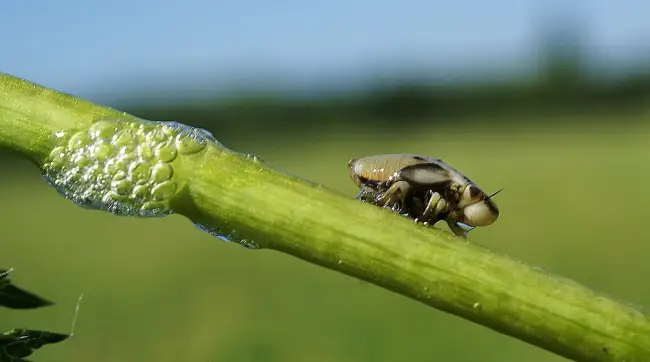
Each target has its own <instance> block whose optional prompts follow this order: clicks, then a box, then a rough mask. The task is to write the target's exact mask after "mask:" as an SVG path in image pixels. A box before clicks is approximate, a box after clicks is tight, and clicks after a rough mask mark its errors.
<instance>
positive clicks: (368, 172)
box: [352, 153, 431, 182]
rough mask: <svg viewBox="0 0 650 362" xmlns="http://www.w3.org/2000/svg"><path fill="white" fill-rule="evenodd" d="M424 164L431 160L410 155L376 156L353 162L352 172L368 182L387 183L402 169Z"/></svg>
mask: <svg viewBox="0 0 650 362" xmlns="http://www.w3.org/2000/svg"><path fill="white" fill-rule="evenodd" d="M426 162H431V160H430V159H427V158H425V157H422V156H417V155H410V154H399V153H396V154H385V155H376V156H368V157H363V158H359V159H357V160H355V161H354V165H353V169H352V171H353V172H354V173H356V174H357V175H359V176H360V177H362V178H364V179H367V180H369V181H375V182H387V181H390V180H391V178H392V177H393V176H394V175H395V174H396V173H397V172H398V171H399V170H401V169H402V168H404V167H406V166H410V165H416V164H420V163H426Z"/></svg>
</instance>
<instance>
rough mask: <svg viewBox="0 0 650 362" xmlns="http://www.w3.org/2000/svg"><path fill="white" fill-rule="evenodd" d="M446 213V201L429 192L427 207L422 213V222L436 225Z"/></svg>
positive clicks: (436, 193)
mask: <svg viewBox="0 0 650 362" xmlns="http://www.w3.org/2000/svg"><path fill="white" fill-rule="evenodd" d="M446 211H447V201H446V200H445V199H444V198H443V197H442V195H440V193H438V192H431V196H430V197H429V202H428V203H427V207H426V208H425V209H424V212H423V213H422V220H423V221H424V222H432V223H436V222H437V221H439V220H440V219H441V216H442V214H443V213H445V212H446Z"/></svg>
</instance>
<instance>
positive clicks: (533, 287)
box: [0, 75, 650, 361]
mask: <svg viewBox="0 0 650 362" xmlns="http://www.w3.org/2000/svg"><path fill="white" fill-rule="evenodd" d="M0 96H1V97H0V147H1V148H7V149H13V150H17V151H19V152H20V153H21V154H23V155H25V156H26V157H27V158H29V159H31V160H33V161H34V162H36V163H37V164H38V163H39V162H41V161H42V160H43V159H44V157H45V155H47V153H48V152H49V151H50V150H51V149H52V147H53V146H52V141H50V139H51V137H50V135H51V134H52V132H56V131H57V130H60V129H76V128H83V127H87V126H88V124H89V123H90V122H91V121H93V120H95V119H97V118H99V117H101V116H106V115H111V116H120V117H123V118H129V117H130V118H132V116H130V115H127V114H124V113H122V112H117V111H115V110H112V109H109V108H105V107H102V106H99V105H95V104H92V103H89V102H85V101H82V100H79V99H76V98H74V97H72V96H69V95H64V94H61V93H58V92H55V91H51V90H46V89H44V88H41V87H39V86H36V85H34V84H31V83H28V82H26V81H23V80H19V79H16V78H14V77H11V76H8V75H0ZM134 119H135V118H134ZM9 127H15V129H14V130H12V129H8V128H9ZM217 138H218V135H217ZM191 162H195V164H191V165H190V167H183V169H182V170H181V172H183V173H184V175H182V177H183V178H184V179H185V180H186V182H187V185H188V187H187V188H186V192H185V193H184V194H183V196H182V197H180V198H178V199H177V200H176V201H175V203H174V210H175V212H176V213H178V214H182V215H184V216H186V217H188V218H189V219H191V220H192V221H194V222H200V223H204V224H211V225H220V226H221V227H223V228H224V231H225V232H227V233H229V232H231V231H232V232H233V234H235V235H237V236H238V237H240V238H244V239H246V240H252V241H254V242H256V243H258V244H259V245H261V246H262V247H264V248H268V249H274V250H278V251H281V252H284V253H287V254H290V255H293V256H295V257H298V258H301V259H303V260H307V261H310V262H312V263H314V264H317V265H320V266H323V267H326V268H329V269H333V270H336V271H339V272H342V273H345V274H348V275H350V276H354V277H356V278H359V279H362V280H365V281H368V282H371V283H374V284H376V285H379V286H381V287H384V288H386V289H388V290H390V291H393V292H396V293H399V294H402V295H404V296H407V297H409V298H412V299H415V300H418V301H420V302H422V303H425V304H427V305H430V306H432V307H434V308H437V309H439V310H442V311H445V312H448V313H451V314H454V315H457V316H460V317H463V318H465V319H467V320H470V321H474V322H476V323H479V324H481V325H483V326H486V327H488V328H491V329H493V330H495V331H498V332H501V333H503V334H506V335H509V336H512V337H515V338H518V339H520V340H523V341H526V342H528V343H530V344H533V345H535V346H538V347H540V348H544V349H546V350H548V351H551V352H554V353H556V354H559V355H562V356H565V357H567V358H570V359H574V360H578V361H650V320H649V318H648V317H647V316H646V315H645V314H644V313H642V312H641V311H639V310H637V309H635V308H633V307H631V306H629V305H626V304H624V303H619V302H617V301H614V300H611V299H609V298H607V297H605V296H603V295H600V294H597V293H596V292H594V291H591V290H589V289H587V288H585V287H583V286H581V285H579V284H577V283H575V282H572V281H570V280H567V279H565V278H561V277H558V276H553V275H550V274H548V273H546V272H544V271H542V270H539V269H536V268H533V267H531V266H528V265H526V264H523V263H521V262H518V261H516V260H513V259H511V258H508V257H506V256H502V255H499V254H497V253H494V252H491V251H489V250H486V249H484V248H482V247H479V246H476V245H473V244H471V243H467V242H465V241H463V240H461V239H458V238H456V237H453V236H451V235H450V234H448V233H446V232H443V231H440V230H437V229H433V228H427V227H424V226H420V225H416V224H414V223H413V222H412V221H409V220H408V219H407V218H405V217H401V216H398V215H396V214H394V213H393V212H390V211H387V210H383V209H380V208H377V207H374V206H371V205H368V204H363V203H361V202H359V201H357V200H354V199H353V198H352V197H346V196H343V195H340V194H338V193H335V192H332V191H331V190H328V189H326V188H323V187H320V186H319V185H316V184H313V183H310V182H308V181H304V180H301V179H299V178H297V177H294V176H291V175H288V174H285V173H282V172H279V171H277V170H274V169H273V168H272V167H270V166H269V165H267V164H265V163H264V162H260V161H256V160H254V159H252V158H247V157H244V156H243V155H241V154H238V153H236V152H233V151H230V150H226V149H221V148H216V147H211V148H208V149H207V151H206V153H205V154H204V155H203V156H202V157H199V158H196V159H194V160H193V161H191ZM344 172H345V170H344V167H342V174H343V175H345V174H344Z"/></svg>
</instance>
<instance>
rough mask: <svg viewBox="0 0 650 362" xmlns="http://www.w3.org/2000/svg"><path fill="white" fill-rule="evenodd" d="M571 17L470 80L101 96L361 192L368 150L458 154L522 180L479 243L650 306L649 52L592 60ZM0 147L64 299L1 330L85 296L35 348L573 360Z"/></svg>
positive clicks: (135, 357)
mask: <svg viewBox="0 0 650 362" xmlns="http://www.w3.org/2000/svg"><path fill="white" fill-rule="evenodd" d="M185 20H186V21H187V22H189V21H190V20H189V19H185ZM402 20H404V19H402ZM553 24H555V23H551V26H548V27H547V29H548V32H547V33H544V34H545V36H544V37H542V38H543V39H546V40H545V41H544V42H541V43H539V44H538V43H535V44H537V45H536V48H535V52H534V53H535V54H536V55H535V56H534V57H533V60H530V59H528V60H526V61H519V63H517V64H519V65H521V66H526V65H530V66H531V67H532V68H533V69H534V72H529V73H525V74H523V75H522V74H520V73H516V72H513V73H512V74H511V73H508V72H506V73H503V74H496V75H495V74H493V73H491V72H489V71H480V70H481V69H483V68H482V65H484V63H481V60H480V59H479V60H477V63H476V64H475V65H474V67H475V69H474V70H475V72H474V73H472V74H473V75H471V76H468V77H466V78H467V79H465V80H464V81H462V82H447V81H440V80H436V79H432V77H431V74H430V73H428V72H426V71H423V70H421V69H418V70H414V71H411V70H409V71H396V70H395V71H391V72H389V73H383V72H378V73H373V74H370V75H364V76H363V77H362V79H363V82H362V83H363V84H364V86H363V87H358V86H357V87H345V86H343V85H341V86H336V87H325V86H323V87H322V89H319V88H318V87H319V86H318V83H315V84H316V85H315V86H314V88H315V89H316V90H317V91H315V92H311V93H309V94H305V93H304V92H302V91H300V90H297V91H294V92H286V90H285V89H282V90H277V91H274V89H275V88H274V87H273V85H274V84H273V81H268V82H267V83H265V86H264V87H262V88H260V89H263V91H257V90H256V88H255V87H252V90H250V89H249V90H247V91H241V90H236V91H232V92H230V93H229V92H225V93H223V94H221V93H220V94H219V95H218V96H217V95H216V94H213V93H211V92H210V91H206V90H205V89H204V86H203V85H197V86H196V90H197V92H196V93H192V92H189V91H188V89H191V88H192V87H191V84H190V85H187V84H185V85H184V87H183V88H182V89H181V88H179V89H178V90H177V91H176V92H170V91H169V90H159V91H152V92H150V93H147V94H146V95H143V93H144V92H140V91H139V90H138V89H137V87H136V88H135V89H130V90H128V91H125V90H124V89H122V88H120V87H115V88H112V89H113V91H112V92H113V93H110V92H109V93H110V94H109V93H105V94H104V95H103V96H102V97H100V96H94V97H89V98H93V99H95V100H97V101H99V102H102V103H105V104H109V105H111V106H114V107H117V108H120V109H122V110H125V111H128V112H131V113H134V114H136V115H138V116H141V117H143V118H148V119H155V120H176V121H180V122H183V123H187V124H190V125H193V126H197V127H203V128H206V129H208V130H210V131H211V132H212V133H213V134H214V135H215V136H216V137H217V139H219V140H220V141H221V142H222V143H224V144H225V145H226V146H228V147H230V148H232V149H234V150H236V151H240V152H247V153H253V154H258V155H261V156H262V157H263V158H264V159H265V160H266V161H268V162H269V163H270V164H272V165H273V166H276V167H277V168H279V169H282V170H285V171H288V172H290V173H293V174H295V175H298V176H301V177H304V178H307V179H310V180H312V181H316V182H319V183H322V184H323V185H325V186H327V187H329V188H331V189H333V190H336V191H337V192H342V193H344V194H347V195H349V196H350V197H354V196H355V195H356V192H357V190H356V188H355V186H354V184H353V183H352V182H351V181H350V180H349V178H348V174H347V170H346V163H347V161H348V160H349V159H351V158H355V157H360V156H367V155H372V154H380V153H399V152H406V153H416V154H422V155H427V156H432V157H439V158H442V159H443V160H445V161H447V162H448V163H450V164H451V165H452V166H454V167H456V168H457V169H459V170H461V171H462V172H464V173H465V174H467V175H468V176H469V177H470V178H472V179H473V180H474V181H475V182H477V183H478V184H479V185H480V186H481V187H482V188H483V189H484V190H486V191H488V192H490V191H496V190H497V189H500V188H503V189H504V191H503V192H502V193H500V194H499V196H498V197H497V203H498V205H499V207H500V209H501V216H500V219H499V220H498V221H497V222H496V223H495V224H494V225H492V226H490V227H486V228H481V229H477V230H475V231H473V232H472V233H470V236H469V239H470V240H471V241H472V242H474V243H478V244H481V245H484V246H487V247H489V248H491V249H494V250H497V251H499V252H502V253H505V254H508V255H510V256H512V257H514V258H517V259H521V260H524V261H526V262H528V263H530V264H533V265H537V266H540V267H542V268H544V269H547V270H549V271H551V272H553V273H558V274H561V275H564V276H566V277H569V278H572V279H575V280H577V281H579V282H581V283H583V284H585V285H587V286H589V287H591V288H594V289H596V290H599V291H602V292H605V293H607V294H609V295H611V296H613V297H614V298H616V299H620V300H625V301H627V302H630V303H633V304H635V305H647V304H649V303H650V285H649V284H648V283H647V275H648V273H649V272H650V264H649V263H648V262H647V255H648V254H649V253H650V246H649V245H650V244H649V243H648V242H647V237H646V236H645V235H646V234H647V233H646V231H645V228H646V225H647V218H648V205H650V191H648V187H647V185H648V184H650V167H649V165H650V141H649V140H648V135H649V134H650V108H649V107H648V105H649V104H648V101H649V100H650V72H649V70H650V68H649V67H648V66H647V62H645V61H643V59H646V58H644V57H640V56H639V54H642V55H645V54H646V53H644V52H642V51H637V52H636V53H635V52H631V53H634V54H636V55H637V56H636V57H632V58H633V59H637V60H638V59H641V60H638V61H636V62H628V63H626V65H625V66H622V65H618V66H616V67H613V69H614V70H615V71H608V72H602V71H599V70H598V69H596V70H594V69H593V67H590V64H591V63H590V61H591V60H593V59H592V58H590V57H588V56H585V55H584V54H583V53H581V51H580V45H581V44H582V43H581V42H582V41H583V38H580V37H578V36H576V35H575V34H574V33H572V32H571V31H569V30H570V29H572V28H571V27H565V28H563V27H560V26H554V25H553ZM558 24H560V23H558ZM556 25H557V24H556ZM560 25H561V24H560ZM558 29H560V30H562V29H564V30H566V31H557V30H558ZM337 36H338V37H339V38H340V39H343V37H344V35H341V34H339V35H337ZM76 46H77V47H78V48H79V49H83V46H82V45H80V44H77V45H76ZM168 51H169V53H173V52H174V49H173V48H169V49H168ZM495 51H497V50H495ZM3 59H7V58H3ZM126 62H128V60H126ZM531 64H532V65H531ZM513 67H514V68H517V67H516V66H513ZM8 68H9V69H7V68H5V69H4V71H10V70H11V67H8ZM16 69H19V68H16ZM25 69H26V68H25ZM517 69H519V68H517ZM515 73H516V74H515ZM14 74H15V75H17V76H21V75H23V74H36V73H29V72H27V71H25V72H24V73H21V72H18V71H17V72H16V73H14ZM62 74H65V73H62ZM203 74H204V75H205V76H206V77H208V78H209V76H210V72H209V71H205V72H204V73H203ZM433 78H435V77H433ZM28 79H29V80H31V81H35V82H37V83H43V84H44V85H45V86H55V85H56V82H53V83H55V84H50V83H47V82H46V80H42V79H39V78H34V77H31V78H29V77H28ZM121 79H122V80H123V82H124V83H125V84H126V83H129V82H134V81H133V79H131V78H129V77H128V76H126V75H125V76H123V77H122V78H121ZM149 80H152V79H149ZM139 81H141V82H142V83H143V84H147V82H148V80H147V79H144V78H140V80H139ZM117 83H119V81H118V82H117ZM58 89H59V90H62V91H68V89H67V88H66V87H58ZM188 92H189V95H188ZM76 94H81V95H82V96H83V95H84V93H83V92H77V93H76ZM115 95H118V96H117V97H115ZM115 98H119V100H115ZM111 99H112V100H111ZM4 156H6V155H4ZM1 162H2V168H3V170H5V172H3V175H2V177H0V200H2V204H1V207H0V217H1V218H2V220H4V222H3V224H2V233H1V234H0V236H1V240H2V244H1V248H2V249H1V250H2V254H1V258H0V267H2V268H9V267H13V268H15V273H14V274H13V276H12V278H13V279H14V281H15V282H16V283H17V284H18V285H19V286H21V287H24V288H26V289H29V290H30V291H33V292H35V293H37V294H39V295H42V296H43V297H46V298H48V299H51V300H53V301H55V302H57V305H56V306H54V307H49V308H44V309H42V310H36V311H11V310H4V309H3V310H0V315H1V316H2V317H1V323H0V325H1V326H0V327H1V328H3V329H4V330H8V329H10V328H15V327H27V328H33V329H44V330H51V331H60V332H66V331H68V330H69V324H70V322H71V319H72V316H73V312H74V307H75V303H76V300H77V298H78V296H79V294H80V293H84V295H85V296H84V300H83V302H82V305H81V311H80V315H79V320H78V325H77V329H76V335H75V337H74V338H72V339H71V340H69V341H66V342H64V343H61V344H59V345H54V346H50V347H46V348H45V349H43V351H40V352H38V353H37V354H36V356H35V358H34V359H35V360H39V361H120V362H126V361H158V362H164V361H238V362H246V361H251V362H253V361H255V362H267V361H269V362H271V361H311V362H325V361H328V362H329V361H337V362H351V361H377V362H382V361H386V362H387V361H391V362H392V361H397V360H404V361H506V362H507V361H523V360H526V361H533V362H534V361H539V362H542V361H543V362H552V361H562V360H563V359H562V358H560V357H557V356H555V355H552V354H550V353H547V352H544V351H542V350H539V349H537V348H535V347H532V346H529V345H527V344H524V343H523V342H519V341H517V340H514V339H511V338H509V337H505V336H502V335H499V334H497V333H495V332H493V331H491V330H488V329H485V328H483V327H480V326H478V325H474V324H472V323H470V322H467V321H465V320H462V319H460V318H456V317H453V316H450V315H447V314H444V313H442V312H439V311H437V310H434V309H432V308H429V307H426V306H424V305H421V304H419V303H416V302H414V301H411V300H408V299H406V298H404V297H401V296H398V295H395V294H392V293H390V292H388V291H385V290H382V289H380V288H378V287H375V286H373V285H370V284H367V283H363V282H361V281H358V280H355V279H352V278H349V277H347V276H344V275H340V274H338V273H335V272H332V271H329V270H325V269H322V268H319V267H316V266H314V265H311V264H308V263H306V262H303V261H300V260H297V259H294V258H292V257H290V256H287V255H283V254H280V253H278V252H274V251H266V250H261V251H252V250H246V249H244V248H242V247H239V246H237V245H233V244H228V243H224V242H222V241H220V240H217V239H214V238H212V237H210V236H209V235H207V234H204V233H201V232H199V231H198V230H196V229H194V228H193V227H192V225H191V223H190V222H189V221H188V220H187V219H184V218H183V217H180V216H170V217H167V218H163V219H152V220H150V219H134V218H121V217H116V216H112V215H108V214H105V213H100V212H90V211H87V210H83V209H81V208H79V207H77V206H75V205H73V204H72V203H71V202H69V201H67V200H65V199H63V198H62V197H60V196H58V195H57V193H56V192H55V191H54V190H53V189H51V188H49V187H48V186H47V185H46V184H45V183H44V182H43V181H42V179H41V178H40V175H39V172H38V170H37V169H36V168H35V167H33V166H32V165H30V164H28V163H26V162H23V161H20V160H18V159H15V158H9V157H5V158H3V159H2V160H1ZM441 227H443V226H441Z"/></svg>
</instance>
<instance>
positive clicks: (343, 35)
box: [0, 0, 650, 96]
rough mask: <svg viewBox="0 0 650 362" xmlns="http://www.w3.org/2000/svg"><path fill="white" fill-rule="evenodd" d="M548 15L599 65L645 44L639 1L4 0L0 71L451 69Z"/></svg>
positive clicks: (143, 81)
mask: <svg viewBox="0 0 650 362" xmlns="http://www.w3.org/2000/svg"><path fill="white" fill-rule="evenodd" d="M558 13H559V14H562V13H570V14H577V15H579V16H580V17H579V20H580V21H581V22H582V24H583V25H584V26H585V29H584V30H585V31H586V33H585V35H586V36H587V37H586V38H585V40H586V46H587V47H588V49H589V52H590V53H591V54H593V59H595V60H596V61H598V62H600V63H605V64H608V63H611V64H615V61H616V60H617V59H625V58H627V57H629V56H632V55H634V54H637V53H639V52H640V51H642V50H644V45H643V43H644V42H646V43H648V42H650V20H648V19H650V18H649V16H650V15H649V14H650V2H648V1H647V0H627V1H622V0H621V1H614V0H591V1H588V0H574V1H572V2H570V1H559V0H546V1H544V0H538V1H532V0H519V1H514V0H513V1H506V0H490V1H479V0H475V1H461V0H459V1H444V2H443V1H433V0H430V1H416V0H404V1H399V2H398V1H381V0H375V1H369V0H357V1H353V0H350V1H341V0H329V1H320V2H315V1H296V0H286V1H259V0H257V1H256V0H246V1H238V2H235V1H229V2H224V1H215V0H213V1H209V0H186V1H171V0H158V1H152V0H139V1H127V0H111V1H106V2H99V1H95V2H93V1H88V0H85V1H81V0H54V1H43V0H41V1H34V0H3V1H0V34H2V47H0V71H2V72H6V73H10V74H12V75H16V76H20V77H24V78H27V79H29V80H31V81H35V82H37V83H40V84H43V85H46V86H48V87H52V88H56V89H59V90H62V91H65V92H69V93H73V94H77V95H80V96H92V95H97V94H100V95H102V96H108V94H110V93H111V92H113V93H115V92H119V91H118V90H117V89H118V88H119V85H120V84H128V85H129V86H133V85H134V84H139V85H138V86H137V87H141V89H142V90H143V91H144V90H146V89H148V88H151V87H153V88H155V87H157V86H167V87H174V86H175V85H178V86H179V87H182V85H183V83H187V84H192V83H195V82H200V81H206V80H209V81H218V80H223V82H224V84H227V83H228V82H234V83H237V82H239V84H244V83H246V82H248V81H252V80H253V79H254V78H256V75H255V74H256V73H260V72H265V71H267V72H271V73H272V72H274V71H277V72H278V74H285V75H291V76H295V77H297V78H300V79H324V80H328V79H329V80H331V79H334V78H336V77H337V75H338V76H339V77H340V78H345V77H346V76H348V75H349V74H358V73H359V72H360V71H361V70H363V69H376V68H378V67H379V68H380V67H381V66H384V65H385V64H390V63H391V62H392V63H393V64H402V65H403V66H405V67H428V68H432V69H437V70H438V71H439V72H441V73H444V74H454V72H456V73H458V72H462V71H465V70H468V69H476V68H478V67H490V66H494V67H498V66H499V65H501V66H504V65H508V64H511V65H512V66H516V65H517V64H518V63H517V59H522V57H526V56H530V55H531V54H534V52H535V50H536V49H535V47H536V45H537V42H538V40H539V35H540V34H539V31H540V26H541V25H542V23H541V21H542V20H543V19H544V17H545V16H546V17H548V16H549V15H552V14H558ZM649 44H650V43H649ZM645 50H650V45H649V46H645ZM508 62H511V63H508ZM508 66H510V65H508ZM346 74H347V75H346ZM211 77H212V78H211ZM237 77H239V78H237ZM230 78H234V79H235V80H234V81H233V80H228V79H230ZM137 87H136V88H137Z"/></svg>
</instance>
